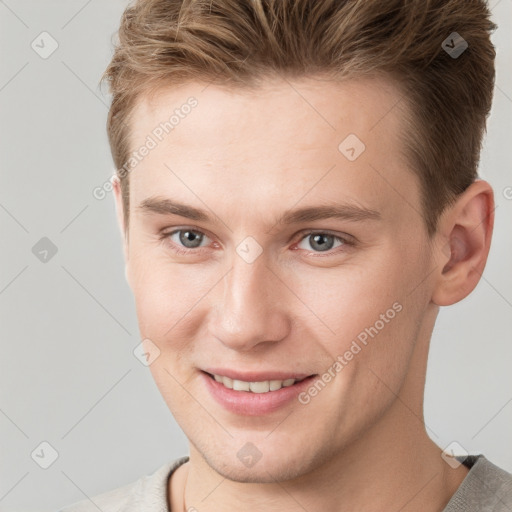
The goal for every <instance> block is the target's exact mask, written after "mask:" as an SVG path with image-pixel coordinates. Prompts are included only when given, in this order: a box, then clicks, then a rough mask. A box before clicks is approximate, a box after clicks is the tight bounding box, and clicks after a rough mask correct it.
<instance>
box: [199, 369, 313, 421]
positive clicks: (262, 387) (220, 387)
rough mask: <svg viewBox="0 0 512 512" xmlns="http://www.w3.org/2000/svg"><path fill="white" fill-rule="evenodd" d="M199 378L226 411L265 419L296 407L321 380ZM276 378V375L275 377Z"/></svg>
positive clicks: (208, 375) (299, 377) (204, 374)
mask: <svg viewBox="0 0 512 512" xmlns="http://www.w3.org/2000/svg"><path fill="white" fill-rule="evenodd" d="M200 375H201V376H202V380H203V382H204V384H205V386H206V390H207V391H208V393H209V394H210V396H211V397H212V398H213V399H214V400H215V402H217V403H218V404H219V405H221V406H222V407H223V408H224V409H225V410H227V411H229V412H231V413H234V414H236V415H242V416H263V415H265V414H271V413H273V412H276V411H278V410H279V409H282V408H284V407H285V406H292V404H295V406H296V405H297V403H296V402H298V397H299V396H300V393H302V392H304V391H305V390H306V389H307V388H308V386H310V385H311V384H312V383H313V381H314V380H315V379H316V378H317V376H318V374H314V375H307V376H304V375H295V377H297V378H294V377H288V378H287V379H268V380H254V381H252V380H240V379H233V378H231V377H228V376H225V375H222V374H220V373H210V372H206V371H204V370H201V371H200ZM275 375H276V374H275V373H274V374H273V376H275ZM288 375H289V374H288ZM251 378H254V377H251Z"/></svg>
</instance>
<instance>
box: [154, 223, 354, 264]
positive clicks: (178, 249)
mask: <svg viewBox="0 0 512 512" xmlns="http://www.w3.org/2000/svg"><path fill="white" fill-rule="evenodd" d="M182 231H193V232H194V233H199V234H201V235H205V236H207V237H208V235H207V234H206V233H204V232H202V231H200V230H198V229H193V228H186V227H185V228H181V229H175V230H173V231H168V232H162V233H161V235H160V240H161V241H163V242H169V245H170V246H171V249H172V251H173V252H175V253H176V254H177V255H180V256H184V255H190V254H200V253H201V252H202V249H205V248H206V247H196V248H194V249H189V248H186V247H183V246H179V245H176V243H174V242H172V241H171V240H170V237H171V236H172V235H174V234H176V233H180V232H182ZM311 235H328V236H332V237H333V238H334V239H335V240H336V241H339V242H341V244H342V245H340V246H338V247H336V248H334V249H329V250H328V251H308V254H312V255H314V257H319V256H320V257H322V256H332V255H333V254H337V253H338V252H343V251H344V250H346V248H347V247H354V246H355V245H356V244H355V240H354V239H353V237H350V236H348V235H347V236H345V237H343V236H340V235H335V234H334V233H331V232H329V231H320V230H308V231H304V232H301V233H300V238H299V240H298V241H297V242H296V243H295V244H299V243H300V242H302V241H303V240H305V239H306V238H307V237H309V236H311ZM208 238H210V237H208ZM295 244H294V245H295ZM295 249H297V248H295Z"/></svg>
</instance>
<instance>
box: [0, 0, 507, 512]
mask: <svg viewBox="0 0 512 512" xmlns="http://www.w3.org/2000/svg"><path fill="white" fill-rule="evenodd" d="M126 5H127V1H126V0H108V1H105V0H103V1H100V0H89V1H86V0H66V1H64V0H60V1H57V0H53V1H50V0H45V1H42V0H33V1H30V0H3V1H2V0H0V57H1V65H0V123H1V124H0V165H1V187H0V226H1V242H0V243H1V247H2V251H1V260H0V309H1V333H0V336H1V352H0V354H1V355H0V357H1V367H0V368H1V371H0V432H1V435H0V450H1V451H0V510H2V511H4V510H9V511H21V510H23V511H35V510H38V511H52V510H53V511H56V510H58V509H59V508H60V507H62V506H64V505H65V504H69V503H72V502H74V501H77V500H80V499H83V498H85V497H86V496H92V495H95V494H97V493H99V492H102V491H104V490H107V489H111V488H113V487H117V486H120V485H122V484H125V483H128V482H130V481H132V480H135V479H136V478H138V477H140V476H142V475H144V474H149V473H152V472H153V471H154V470H155V469H157V468H158V467H159V466H160V465H162V464H164V463H165V462H167V461H169V460H171V459H174V458H176V457H179V456H181V455H184V454H186V453H188V451H187V444H186V439H185V437H184V435H183V433H182V432H181V431H180V430H179V428H178V427H177V425H176V424H175V422H174V420H173V418H172V416H171V414H170V412H169V411H168V409H167V407H166V405H165V404H164V402H163V400H162V398H161V397H160V394H159V392H158V390H157V388H156V386H155V385H154V383H153V381H152V378H151V376H150V373H149V370H148V369H147V368H146V367H144V366H143V365H142V364H141V363H140V362H139V361H138V360H137V359H136V358H135V357H134V355H133V353H132V351H133V349H134V347H135V346H136V345H137V344H138V343H139V341H140V340H139V336H138V328H137V322H136V317H135V310H134V304H133V300H132V297H131V292H130V290H129V288H128V286H127V284H126V283H125V279H124V267H123V261H122V253H121V244H120V238H119V233H118V229H117V225H116V223H115V216H114V206H113V200H112V196H111V194H108V195H107V197H106V198H105V199H104V200H102V201H100V200H97V199H95V198H94V197H93V195H92V190H93V189H94V188H95V187H97V186H101V185H102V184H103V183H104V182H105V181H106V180H107V179H108V178H109V177H110V175H111V174H112V171H113V165H112V161H111V157H110V153H109V148H108V144H107V138H106V132H105V120H106V115H107V110H108V101H109V98H108V96H106V94H102V93H101V92H100V90H99V89H98V87H97V85H98V81H99V77H100V76H101V74H102V72H103V70H104V69H105V67H106V65H107V63H108V61H109V59H110V56H111V49H112V46H111V38H112V35H113V34H114V32H115V31H116V30H117V27H118V23H119V18H120V16H121V13H122V11H123V9H124V7H125V6H126ZM491 6H492V9H493V13H494V19H495V21H496V22H497V23H498V24H499V29H498V31H497V32H496V33H495V34H494V36H493V41H494V43H495V45H496V46H497V49H498V60H497V70H498V75H497V87H496V91H495V103H494V108H493V112H492V116H491V118H490V121H489V125H488V136H487V138H486V142H485V148H484V151H483V155H482V162H481V171H482V175H483V177H485V178H486V179H488V180H489V181H490V182H491V184H492V185H493V186H494V188H495V191H496V203H497V205H498V207H497V210H496V228H495V235H494V244H493V248H492V251H491V255H490V258H489V262H488V265H487V269H486V271H485V274H484V278H483V280H482V281H481V283H480V284H479V286H478V288H477V289H476V291H475V292H474V293H473V294H472V295H471V296H470V297H469V298H468V299H466V300H465V301H463V302H462V303H460V304H457V305H455V306H453V307H450V308H447V309H446V310H443V311H442V312H441V314H440V317H439V320H438V324H437V327H436V330H435V332H434V337H433V343H432V350H431V358H430V362H429V369H428V375H427V389H426V405H425V407H426V423H427V425H428V426H429V428H430V429H431V433H432V432H433V434H432V437H433V439H434V441H436V442H437V443H438V444H439V445H440V446H441V447H445V446H446V445H448V444H449V443H450V442H452V441H454V440H456V441H457V442H458V443H460V445H461V446H463V447H464V448H465V449H466V450H468V451H469V452H470V453H484V454H485V455H486V456H487V457H488V458H489V459H491V460H492V461H493V462H494V463H496V464H498V465H500V466H502V467H503V468H505V469H507V470H509V471H512V451H511V450H510V447H511V440H512V439H511V432H512V383H511V378H510V362H511V360H512V343H511V341H512V340H511V338H512V336H511V330H512V272H511V270H510V262H511V261H512V241H511V236H510V234H511V226H512V188H507V187H512V173H511V163H512V158H511V153H510V134H511V133H512V73H511V66H510V63H511V62H512V41H511V36H510V34H511V30H512V27H511V21H512V0H500V1H497V0H494V1H493V2H492V3H491ZM43 31H47V32H48V33H50V34H51V36H52V37H53V38H54V39H55V40H56V41H57V42H58V45H59V47H58V49H57V50H56V51H55V52H54V53H53V54H52V55H51V56H50V57H49V58H47V59H43V58H41V57H40V56H39V55H38V54H37V53H36V52H35V51H34V50H33V49H32V48H31V43H32V41H33V40H34V39H36V42H37V41H40V38H38V36H39V34H40V33H41V32H43ZM461 32H463V27H462V29H461ZM45 41H46V42H45V49H48V48H49V47H50V46H49V45H50V41H49V40H48V39H46V40H45ZM39 44H41V43H39ZM42 237H48V238H49V239H51V240H52V242H53V243H54V244H55V245H56V246H57V248H58V252H57V254H56V255H55V256H54V257H53V258H51V259H50V260H49V261H48V262H47V263H43V262H41V261H39V259H37V258H36V257H35V255H34V254H33V253H32V247H33V246H34V245H35V244H36V243H37V242H38V241H39V240H40V239H41V238H42ZM43 441H47V442H49V443H50V444H51V445H52V446H53V447H54V448H55V449H56V450H57V452H58V454H59V457H58V459H57V460H56V462H55V463H54V464H53V465H51V466H50V467H49V469H46V470H44V469H41V468H40V467H39V466H38V465H37V464H36V462H35V461H34V460H33V458H32V457H31V453H32V452H33V451H34V449H36V448H37V447H38V446H39V445H40V443H41V442H43ZM36 453H41V452H40V451H36ZM45 453H48V450H46V452H45ZM35 458H36V459H37V456H35Z"/></svg>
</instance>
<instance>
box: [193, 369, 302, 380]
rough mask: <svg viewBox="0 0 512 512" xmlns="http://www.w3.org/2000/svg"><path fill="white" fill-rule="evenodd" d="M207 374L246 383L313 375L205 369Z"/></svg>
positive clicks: (298, 378)
mask: <svg viewBox="0 0 512 512" xmlns="http://www.w3.org/2000/svg"><path fill="white" fill-rule="evenodd" d="M202 370H203V371H204V372H206V373H210V374H212V375H213V374H215V375H222V376H223V377H229V378H230V379H234V380H243V381H245V382H262V381H265V380H286V379H295V380H302V379H305V378H306V377H310V376H311V375H312V374H311V373H295V372H294V373H291V372H280V371H266V372H250V371H247V372H240V371H235V370H230V369H228V368H203V369H202Z"/></svg>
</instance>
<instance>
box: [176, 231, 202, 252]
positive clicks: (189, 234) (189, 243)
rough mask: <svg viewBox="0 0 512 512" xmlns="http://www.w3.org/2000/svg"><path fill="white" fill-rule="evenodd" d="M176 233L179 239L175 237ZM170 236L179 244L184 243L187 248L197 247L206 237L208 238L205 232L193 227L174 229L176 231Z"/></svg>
mask: <svg viewBox="0 0 512 512" xmlns="http://www.w3.org/2000/svg"><path fill="white" fill-rule="evenodd" d="M176 235H178V240H176V239H173V237H175V236H176ZM169 238H170V239H171V240H172V241H173V242H175V243H177V244H178V245H182V246H183V247H186V248H187V249H196V248H197V247H200V246H201V244H202V242H204V240H205V239H208V237H206V236H205V235H204V234H203V233H201V232H199V231H192V230H191V229H180V230H178V231H174V233H171V235H170V237H169Z"/></svg>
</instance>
